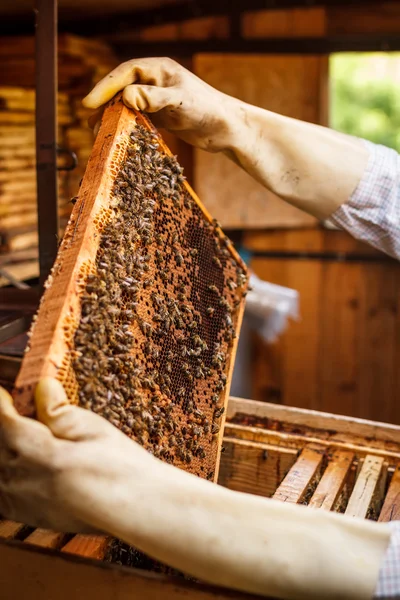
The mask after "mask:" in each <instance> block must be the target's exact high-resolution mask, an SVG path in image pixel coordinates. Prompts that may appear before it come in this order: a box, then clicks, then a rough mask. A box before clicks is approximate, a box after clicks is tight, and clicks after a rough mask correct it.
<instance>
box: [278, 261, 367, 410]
mask: <svg viewBox="0 0 400 600" xmlns="http://www.w3.org/2000/svg"><path fill="white" fill-rule="evenodd" d="M361 294H362V266H361V265H359V264H353V263H342V264H341V263H324V264H323V265H322V282H321V292H320V297H319V299H318V301H319V303H320V310H321V312H320V324H319V327H320V344H319V349H318V358H317V361H318V363H317V366H318V380H317V385H318V389H319V391H320V392H319V404H318V405H317V406H314V407H313V408H318V409H319V410H323V411H326V412H333V413H339V414H342V415H351V416H356V417H366V418H368V415H367V414H365V413H363V412H361V413H360V412H359V405H358V390H357V382H358V369H359V364H358V357H359V338H358V334H359V327H360V299H361ZM290 404H293V402H290Z"/></svg>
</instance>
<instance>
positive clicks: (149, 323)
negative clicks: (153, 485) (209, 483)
mask: <svg viewBox="0 0 400 600" xmlns="http://www.w3.org/2000/svg"><path fill="white" fill-rule="evenodd" d="M109 172H110V173H111V174H112V177H111V179H112V185H111V187H110V189H109V191H108V197H107V199H106V202H105V203H103V206H102V208H101V209H100V210H98V211H97V212H96V214H95V215H94V216H93V219H92V220H93V226H94V231H95V232H96V233H95V234H94V237H96V236H98V244H97V250H96V252H95V253H94V255H93V256H92V257H89V258H88V259H87V260H84V261H83V262H82V264H81V266H80V269H79V275H78V277H77V289H78V304H79V309H78V311H75V312H74V310H72V309H71V310H70V311H69V312H68V311H67V313H66V314H65V315H64V318H63V322H62V333H61V334H59V335H62V336H63V342H64V344H65V347H66V352H65V353H64V355H63V357H62V361H61V364H60V365H59V369H58V372H57V377H58V379H59V380H60V381H61V382H62V383H63V385H64V388H65V389H66V392H67V395H68V398H69V400H70V401H71V402H74V403H78V404H79V405H80V406H82V407H84V408H86V409H89V410H92V411H94V412H96V413H98V414H100V415H102V416H103V417H105V418H107V419H108V420H109V421H110V422H111V423H112V424H113V425H114V426H116V427H118V428H119V429H120V430H121V431H122V432H124V433H125V434H126V435H128V436H130V437H132V438H133V439H135V440H136V441H138V442H139V443H140V444H142V445H143V446H144V447H145V448H146V449H147V450H148V451H149V452H151V453H152V454H154V456H156V457H158V458H160V459H162V460H164V461H166V462H168V463H171V464H174V465H176V466H178V467H181V468H184V469H185V470H187V471H190V472H192V473H195V474H197V475H199V476H201V477H204V478H207V479H214V478H215V468H216V464H217V454H218V445H219V439H220V437H221V436H220V435H219V432H220V428H221V424H222V422H223V418H224V409H225V404H226V399H227V395H228V391H229V390H228V388H229V380H230V374H231V369H232V363H233V356H234V350H235V347H236V343H237V335H238V332H239V329H240V319H241V313H242V309H243V303H244V297H245V295H246V290H247V275H246V270H245V267H244V265H243V263H242V262H241V260H240V259H239V258H238V256H237V255H236V253H235V251H234V250H233V249H232V247H231V243H230V241H229V240H228V238H227V237H226V236H225V235H224V234H223V232H222V231H221V229H220V226H219V224H218V223H217V222H215V221H212V220H211V219H210V217H209V216H208V215H207V213H206V212H205V210H204V209H203V207H202V205H201V204H200V202H199V201H198V200H197V198H196V197H195V195H194V194H193V193H192V192H191V190H190V188H189V186H188V185H187V183H186V182H185V177H184V175H183V172H182V168H181V167H180V166H179V163H178V161H177V159H176V157H173V156H171V155H170V153H169V152H168V151H167V149H166V148H165V146H164V144H163V142H162V140H161V138H160V136H159V134H158V133H157V132H156V131H155V130H154V128H153V127H152V126H151V124H150V123H149V122H148V121H147V119H146V118H145V117H144V116H143V115H137V116H136V123H135V122H134V120H133V119H132V125H131V128H130V130H129V131H127V132H124V135H123V136H122V137H121V139H120V141H119V143H117V145H116V149H115V151H114V154H113V157H112V161H111V163H110V165H109ZM75 208H76V211H75V213H74V214H75V217H73V218H72V223H70V226H69V229H68V232H69V233H68V235H67V234H66V240H64V247H66V246H68V244H72V243H74V240H73V234H74V232H75V228H73V221H74V218H75V220H76V221H78V217H79V208H77V207H74V209H75ZM77 211H78V212H77ZM71 232H73V234H72V233H71ZM57 265H58V266H57ZM61 265H62V261H61V260H58V263H56V266H55V271H53V273H52V276H51V284H50V285H49V286H48V290H51V287H52V285H53V284H54V281H55V279H56V278H57V273H58V272H59V271H61ZM46 293H47V291H46ZM40 318H41V314H40V311H39V316H38V320H40ZM35 329H36V327H35ZM32 336H34V332H33V333H32ZM31 341H32V338H31ZM22 379H23V377H22ZM17 383H18V382H17Z"/></svg>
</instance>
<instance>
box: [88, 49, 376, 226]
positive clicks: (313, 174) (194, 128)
mask: <svg viewBox="0 0 400 600" xmlns="http://www.w3.org/2000/svg"><path fill="white" fill-rule="evenodd" d="M122 89H123V90H124V100H125V102H126V104H127V105H128V106H132V107H134V108H136V109H140V110H144V111H147V112H150V113H153V116H154V120H155V123H156V125H159V126H162V127H165V128H166V129H169V130H170V131H172V132H174V133H175V134H177V135H178V136H179V137H181V138H182V139H184V140H185V141H187V142H189V143H191V144H193V145H195V146H197V147H199V148H203V149H205V150H209V151H212V152H218V151H222V152H224V153H225V154H227V156H229V157H230V158H232V159H233V160H234V161H235V162H236V163H238V164H239V165H241V166H242V167H243V169H245V170H246V171H247V172H248V173H249V174H250V175H252V176H253V177H255V178H256V179H257V180H258V181H260V182H261V183H262V184H263V185H265V187H267V188H268V189H269V190H271V191H273V192H275V193H276V194H278V195H279V196H281V197H282V198H284V199H285V200H287V201H288V202H290V203H291V204H293V205H294V206H297V207H298V208H300V209H302V210H304V211H306V212H308V213H310V214H312V215H315V216H316V217H318V218H322V219H324V218H327V217H329V216H330V215H331V214H332V213H333V212H334V211H335V210H336V209H337V208H338V207H339V206H341V205H342V204H343V203H344V202H346V200H347V199H348V198H349V196H350V195H351V194H352V192H353V191H354V190H355V188H356V187H357V185H358V183H359V181H360V179H361V177H362V175H363V173H364V170H365V167H366V164H367V161H368V151H367V149H366V148H365V147H364V146H363V145H362V144H360V142H359V140H357V139H354V138H351V137H349V136H345V135H342V134H339V133H337V132H334V131H332V130H329V129H327V128H324V127H319V126H317V125H312V124H310V123H304V122H301V121H297V120H295V119H290V118H288V117H283V116H282V115H278V114H275V113H272V112H269V111H267V110H263V109H260V108H257V107H255V106H251V105H248V104H245V103H244V102H241V101H240V100H237V99H235V98H231V97H230V96H227V95H225V94H222V93H221V92H218V91H217V90H215V89H213V88H212V87H210V86H209V85H207V84H206V83H204V82H203V81H201V80H200V79H199V78H198V77H196V76H195V75H193V74H192V73H190V72H189V71H187V70H186V69H184V68H183V67H181V66H180V65H178V64H177V63H175V62H174V61H172V60H170V59H167V58H163V59H160V58H154V59H140V60H132V61H128V62H126V63H123V64H122V65H120V66H119V67H118V68H117V69H115V70H114V71H113V72H112V73H111V74H110V75H108V76H107V77H105V78H104V79H103V80H102V81H101V82H100V83H98V84H97V86H96V87H95V88H94V89H93V90H92V92H91V93H90V94H89V95H88V96H87V97H86V98H85V100H84V104H85V106H87V107H89V108H93V109H98V108H99V107H101V106H102V105H103V104H104V103H105V102H107V101H108V100H109V99H111V98H112V97H113V96H114V95H115V94H116V92H118V91H119V90H122Z"/></svg>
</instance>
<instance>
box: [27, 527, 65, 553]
mask: <svg viewBox="0 0 400 600" xmlns="http://www.w3.org/2000/svg"><path fill="white" fill-rule="evenodd" d="M66 537H67V534H65V533H59V532H57V531H50V530H49V529H35V531H32V533H31V534H30V535H28V537H27V538H25V540H24V542H25V543H26V544H33V545H35V546H40V547H41V548H59V547H60V546H61V545H62V544H63V542H64V540H65V539H66Z"/></svg>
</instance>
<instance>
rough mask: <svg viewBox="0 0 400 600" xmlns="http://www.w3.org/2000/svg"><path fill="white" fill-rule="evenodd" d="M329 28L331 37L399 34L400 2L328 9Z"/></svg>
mask: <svg viewBox="0 0 400 600" xmlns="http://www.w3.org/2000/svg"><path fill="white" fill-rule="evenodd" d="M326 10H327V27H328V33H329V34H331V35H342V34H346V33H350V34H355V33H374V34H378V33H398V31H399V27H400V6H399V3H398V2H379V3H369V2H368V3H367V4H364V5H359V6H336V7H332V6H330V7H328V8H327V9H326Z"/></svg>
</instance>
